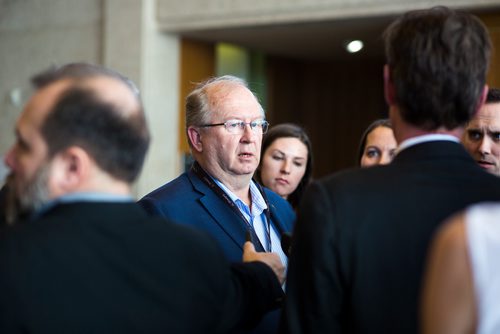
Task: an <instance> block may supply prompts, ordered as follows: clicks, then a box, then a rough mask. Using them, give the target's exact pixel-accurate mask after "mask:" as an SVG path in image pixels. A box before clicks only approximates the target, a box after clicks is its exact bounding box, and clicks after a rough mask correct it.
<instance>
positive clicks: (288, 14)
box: [158, 0, 500, 31]
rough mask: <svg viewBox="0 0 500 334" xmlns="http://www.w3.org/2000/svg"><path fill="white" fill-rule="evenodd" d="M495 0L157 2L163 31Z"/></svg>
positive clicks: (363, 14) (484, 3)
mask: <svg viewBox="0 0 500 334" xmlns="http://www.w3.org/2000/svg"><path fill="white" fill-rule="evenodd" d="M499 4H500V1H499V0H252V1H248V0H209V1H207V0H189V1H178V0H158V19H159V21H160V26H161V27H162V28H163V29H164V30H165V31H187V30H193V29H202V28H221V27H233V26H251V25H260V24H279V23H291V22H305V21H318V20H326V19H339V18H349V17H367V16H375V15H387V14H396V13H401V12H404V11H407V10H410V9H417V8H427V7H430V6H433V5H445V6H450V7H454V8H461V7H463V8H470V7H471V6H472V7H474V8H488V7H491V6H498V5H499Z"/></svg>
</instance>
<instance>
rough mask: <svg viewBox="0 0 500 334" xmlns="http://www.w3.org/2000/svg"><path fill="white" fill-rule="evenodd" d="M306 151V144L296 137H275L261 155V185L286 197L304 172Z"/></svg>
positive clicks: (293, 189)
mask: <svg viewBox="0 0 500 334" xmlns="http://www.w3.org/2000/svg"><path fill="white" fill-rule="evenodd" d="M307 153H308V152H307V146H306V145H305V144H304V143H303V142H301V141H300V140H299V139H297V138H293V137H283V138H278V139H276V140H275V141H274V142H273V143H272V144H271V145H270V146H269V147H268V148H267V150H266V151H265V152H264V156H263V157H262V162H261V164H262V165H261V169H260V177H261V180H262V183H263V185H264V186H266V187H268V188H269V189H271V190H272V191H274V192H275V193H277V194H278V195H280V196H281V197H283V198H285V199H286V198H287V197H288V196H289V195H290V194H291V193H293V192H294V191H295V189H296V188H297V186H298V185H299V183H300V180H302V177H303V176H304V174H305V172H306V165H307Z"/></svg>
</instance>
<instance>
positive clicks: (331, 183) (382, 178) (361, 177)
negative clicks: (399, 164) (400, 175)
mask: <svg viewBox="0 0 500 334" xmlns="http://www.w3.org/2000/svg"><path fill="white" fill-rule="evenodd" d="M394 173H395V171H394V166H392V165H383V166H382V165H380V166H373V167H369V168H359V167H354V168H348V169H344V170H341V171H338V172H335V173H331V174H328V175H326V176H324V177H322V178H319V179H317V180H315V181H313V183H315V184H317V185H320V186H323V187H326V188H331V187H335V188H343V187H347V188H349V189H352V188H353V187H363V186H370V187H372V185H371V184H375V183H378V182H380V183H386V182H387V176H388V175H394Z"/></svg>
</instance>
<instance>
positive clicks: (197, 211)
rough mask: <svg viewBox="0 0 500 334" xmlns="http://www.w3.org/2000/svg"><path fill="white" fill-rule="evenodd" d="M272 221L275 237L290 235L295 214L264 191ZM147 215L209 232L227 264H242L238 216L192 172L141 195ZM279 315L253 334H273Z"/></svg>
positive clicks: (242, 233)
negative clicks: (284, 233) (220, 248)
mask: <svg viewBox="0 0 500 334" xmlns="http://www.w3.org/2000/svg"><path fill="white" fill-rule="evenodd" d="M263 189H264V193H265V195H266V196H267V199H268V201H269V207H270V213H271V221H272V223H273V225H274V227H275V228H276V230H277V233H278V235H280V234H281V233H283V232H290V231H291V230H292V226H293V224H294V223H295V213H294V211H293V209H292V207H291V206H290V204H289V203H288V202H287V201H285V200H284V199H282V198H281V197H279V196H278V195H277V194H275V193H274V192H272V191H270V190H269V189H267V188H263ZM139 204H141V205H142V206H143V207H144V208H145V209H146V210H147V211H148V212H150V213H151V214H153V215H160V216H162V217H166V218H168V219H171V220H173V221H175V222H178V223H179V224H183V225H188V226H192V227H195V228H197V229H200V230H203V231H206V232H208V233H210V234H211V235H212V236H213V237H214V238H215V239H216V240H217V241H218V243H219V245H220V246H221V247H222V249H223V251H224V254H225V256H226V258H227V259H229V260H230V261H241V258H242V255H243V244H244V243H245V233H246V231H247V227H246V226H245V223H244V222H242V221H241V219H240V218H239V216H238V215H237V214H236V213H234V212H233V211H232V210H231V208H230V207H229V206H228V205H227V204H226V203H225V202H224V200H222V199H221V198H220V197H219V196H218V195H217V194H216V193H215V192H214V191H213V190H212V189H210V188H209V187H208V186H207V185H206V184H205V183H204V182H203V181H202V180H201V179H200V178H199V177H198V176H196V175H195V174H194V173H193V172H192V171H189V172H187V173H184V174H182V175H181V176H179V177H178V178H176V179H175V180H173V181H171V182H169V183H167V184H165V185H163V186H162V187H160V188H158V189H156V190H155V191H153V192H151V193H149V194H148V195H146V196H144V197H143V198H142V199H141V200H140V201H139ZM278 321H279V312H278V311H275V312H272V313H271V314H268V315H267V316H266V317H265V318H264V319H263V320H262V322H261V323H260V324H259V325H258V327H257V328H256V329H254V330H253V331H252V333H259V334H264V333H275V332H276V330H277V327H278Z"/></svg>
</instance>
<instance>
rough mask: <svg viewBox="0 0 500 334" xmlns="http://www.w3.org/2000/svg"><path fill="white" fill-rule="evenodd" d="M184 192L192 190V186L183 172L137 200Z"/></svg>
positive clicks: (176, 194)
mask: <svg viewBox="0 0 500 334" xmlns="http://www.w3.org/2000/svg"><path fill="white" fill-rule="evenodd" d="M185 192H192V186H191V183H190V181H189V177H188V173H183V174H181V175H179V176H178V177H176V178H175V179H173V180H171V181H169V182H167V183H165V184H164V185H162V186H160V187H159V188H156V189H155V190H153V191H151V192H150V193H148V194H146V195H144V197H142V198H141V199H140V201H139V202H141V201H143V200H146V199H156V200H158V199H169V198H175V197H177V196H179V195H181V194H183V193H185Z"/></svg>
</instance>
